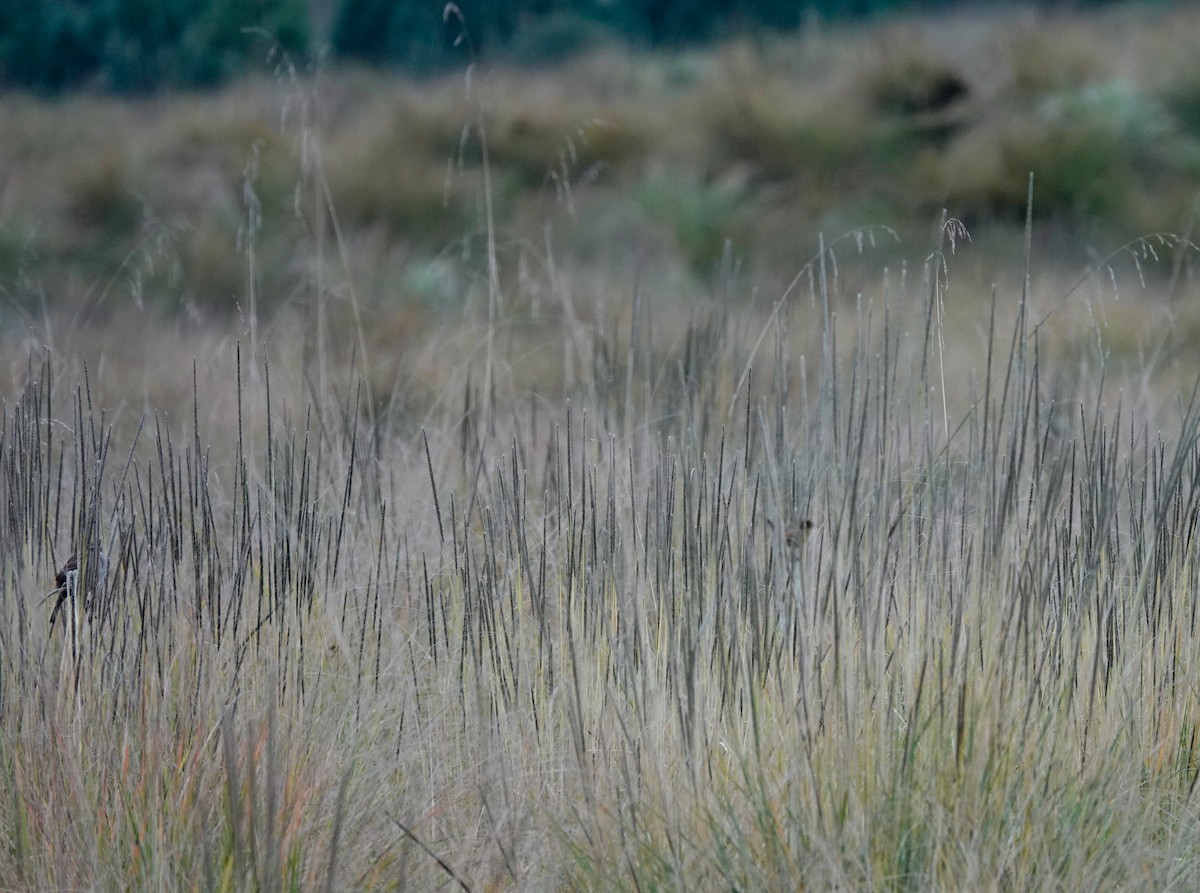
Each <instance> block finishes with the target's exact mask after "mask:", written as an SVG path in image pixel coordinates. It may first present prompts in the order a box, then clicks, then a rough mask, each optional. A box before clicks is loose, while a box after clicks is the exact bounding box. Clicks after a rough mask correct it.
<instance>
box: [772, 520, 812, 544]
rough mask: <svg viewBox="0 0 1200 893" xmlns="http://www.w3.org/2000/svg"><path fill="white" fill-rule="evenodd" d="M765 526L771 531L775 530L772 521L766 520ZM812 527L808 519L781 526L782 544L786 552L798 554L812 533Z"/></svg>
mask: <svg viewBox="0 0 1200 893" xmlns="http://www.w3.org/2000/svg"><path fill="white" fill-rule="evenodd" d="M767 524H768V525H770V527H771V529H772V530H774V529H775V526H776V525H775V522H774V521H771V520H770V519H768V520H767ZM814 526H815V525H814V524H813V522H812V521H811V520H810V519H808V518H798V519H796V520H795V521H791V522H789V523H787V524H785V525H783V542H784V543H785V544H786V545H787V547H788V551H790V552H798V551H799V550H800V549H801V548H803V546H804V542H805V540H807V539H808V535H809V534H810V533H812V529H813V527H814Z"/></svg>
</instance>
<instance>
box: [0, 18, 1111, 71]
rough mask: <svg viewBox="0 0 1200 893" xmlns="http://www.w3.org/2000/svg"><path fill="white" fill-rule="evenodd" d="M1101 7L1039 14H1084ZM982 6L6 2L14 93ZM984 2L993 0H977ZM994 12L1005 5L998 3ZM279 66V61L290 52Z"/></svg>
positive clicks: (559, 53)
mask: <svg viewBox="0 0 1200 893" xmlns="http://www.w3.org/2000/svg"><path fill="white" fill-rule="evenodd" d="M1096 2H1097V0H1074V2H1070V0H1057V2H1045V0H1043V2H1042V3H1040V4H1039V5H1047V6H1064V5H1073V6H1084V5H1095V3H1096ZM964 5H971V4H970V2H969V0H809V2H805V0H458V3H457V4H453V5H452V6H451V7H448V6H447V4H446V3H445V2H443V0H165V2H156V0H58V2H54V3H47V2H44V0H0V86H6V87H19V88H26V89H34V90H39V91H44V92H55V91H60V90H66V89H74V88H85V89H91V90H102V91H113V92H145V91H150V90H155V89H158V88H163V87H175V88H179V87H197V86H208V85H213V84H217V83H219V82H221V81H222V80H224V79H226V78H227V77H229V76H231V75H235V74H238V73H240V72H241V71H244V70H246V69H247V68H249V67H253V66H261V65H262V63H263V60H265V59H267V58H269V57H271V55H272V50H278V49H283V50H286V51H288V53H289V54H290V56H291V58H292V59H293V60H295V61H296V62H298V63H299V62H303V61H305V60H308V59H310V58H312V56H313V54H314V51H316V50H329V51H330V52H331V54H332V55H333V57H334V58H340V59H346V60H354V61H357V62H365V63H369V64H374V65H388V66H395V67H398V68H404V69H407V70H409V71H412V72H418V73H420V72H429V71H435V70H438V69H440V68H444V67H447V66H450V65H455V64H461V63H462V62H464V61H466V60H469V59H475V60H480V59H486V58H495V57H501V58H504V57H507V58H510V59H513V60H517V61H523V62H526V63H534V64H536V63H540V62H550V61H554V60H556V59H559V58H561V57H563V56H565V55H569V54H571V53H573V52H577V51H579V50H582V49H586V48H588V47H590V46H594V45H595V44H597V43H599V42H603V41H611V40H620V41H625V42H628V43H631V44H633V45H637V46H644V47H661V46H671V45H676V44H679V43H686V42H690V41H697V40H706V39H711V38H715V37H720V36H723V35H725V34H728V33H731V32H732V31H736V30H763V29H777V30H787V29H793V28H797V27H800V26H802V25H804V24H805V23H806V22H809V21H812V20H814V19H820V20H836V19H847V18H859V17H865V16H870V15H876V14H887V13H896V12H906V11H913V10H925V11H929V10H937V9H942V8H946V7H951V6H964ZM975 5H981V4H980V3H979V0H976V2H975ZM992 5H994V4H992ZM276 58H278V56H276Z"/></svg>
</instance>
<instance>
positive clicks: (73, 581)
mask: <svg viewBox="0 0 1200 893" xmlns="http://www.w3.org/2000/svg"><path fill="white" fill-rule="evenodd" d="M84 574H85V575H86V577H87V579H86V581H85V585H84V586H80V585H79V555H78V554H75V555H72V556H71V557H70V558H68V559H67V561H66V564H64V565H63V566H62V567H61V568H60V569H59V571H58V573H57V574H55V576H54V584H55V588H54V589H53V590H52V591H51V592H50V595H57V596H58V599H57V600H56V601H55V602H54V608H53V609H52V610H51V611H50V633H51V634H53V633H54V621H55V620H56V619H57V618H58V612H59V611H60V610H62V606H63V605H64V604H66V603H67V600H68V599H74V598H79V597H80V596H81V590H82V598H83V610H84V613H86V614H90V613H91V610H92V600H93V599H94V597H95V594H96V591H97V590H98V589H99V588H100V587H101V586H102V585H103V583H104V578H105V577H106V576H107V575H108V556H107V555H105V554H104V552H102V551H100V550H99V549H96V550H94V551H91V552H89V553H88V559H87V561H86V562H85V567H84ZM47 598H49V596H47ZM64 622H65V621H64Z"/></svg>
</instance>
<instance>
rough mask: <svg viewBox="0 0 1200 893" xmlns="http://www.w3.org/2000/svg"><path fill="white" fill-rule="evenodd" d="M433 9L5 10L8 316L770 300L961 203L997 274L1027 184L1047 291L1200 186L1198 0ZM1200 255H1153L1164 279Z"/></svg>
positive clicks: (881, 0)
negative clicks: (823, 267)
mask: <svg viewBox="0 0 1200 893" xmlns="http://www.w3.org/2000/svg"><path fill="white" fill-rule="evenodd" d="M455 10H456V11H455ZM443 13H444V4H442V3H441V2H391V0H344V2H334V0H326V2H321V0H310V2H307V3H306V2H304V0H253V2H241V0H239V2H234V0H176V2H172V3H148V2H135V0H107V2H88V3H83V2H75V3H71V2H67V3H55V4H47V3H40V2H31V0H0V84H2V85H3V88H4V89H3V90H2V91H0V120H3V122H4V125H3V127H0V323H3V322H4V321H5V320H6V319H12V318H13V317H14V315H15V316H23V317H24V318H26V319H27V320H29V319H35V318H37V317H39V316H41V315H42V314H43V313H45V312H46V311H47V309H50V310H54V309H65V310H66V311H67V312H69V313H70V314H72V315H73V317H72V318H75V319H78V320H82V321H87V320H93V319H97V318H102V317H103V316H105V315H107V314H110V313H114V312H117V311H118V310H119V308H120V307H128V306H135V307H136V308H137V309H138V310H139V311H140V310H144V309H146V308H151V309H160V310H162V311H164V312H165V313H167V314H168V315H174V314H176V313H177V312H178V311H180V310H186V311H187V312H188V313H190V314H192V315H193V316H195V315H196V314H200V315H202V316H207V317H211V318H220V317H221V316H223V315H227V314H229V313H231V312H241V313H247V312H249V309H250V308H253V310H254V312H255V313H264V312H267V311H269V310H271V309H274V308H278V307H280V306H285V305H292V306H303V305H304V304H305V302H306V301H307V299H309V298H311V297H313V296H314V295H320V296H321V297H322V299H323V300H324V299H326V298H327V299H328V302H327V303H328V305H329V306H330V307H336V306H337V303H338V300H340V299H341V298H344V297H346V296H347V295H350V294H353V296H354V300H355V301H361V308H366V312H368V313H369V312H372V311H376V312H378V314H379V318H380V319H386V320H387V323H386V325H381V326H380V328H379V330H380V331H384V330H386V331H388V332H390V335H389V337H393V336H395V334H396V331H395V330H397V329H399V330H403V331H417V330H420V329H421V328H422V327H423V324H424V323H427V322H428V321H429V320H430V319H435V320H436V319H437V318H439V317H445V316H446V314H447V313H449V314H454V313H457V312H459V311H460V310H462V309H463V308H464V307H469V306H480V304H481V303H485V302H486V301H487V295H488V294H489V290H493V291H494V289H495V288H497V287H498V288H499V289H501V291H502V293H504V294H508V295H520V296H521V297H520V298H519V299H518V298H514V299H513V300H517V301H518V302H520V301H524V302H526V303H528V304H529V307H528V308H526V309H528V310H529V312H530V313H531V315H532V317H536V316H537V313H539V312H543V311H544V308H545V307H546V306H548V304H547V303H546V301H545V300H543V298H546V299H547V300H548V299H549V298H548V296H551V295H553V294H560V293H561V292H562V290H563V289H564V288H565V287H567V286H566V285H565V284H566V283H569V287H570V288H571V289H572V290H573V291H574V292H575V293H576V297H575V300H576V301H577V302H578V303H579V304H581V305H582V306H585V307H586V306H592V305H595V306H602V305H603V304H604V302H605V296H607V295H611V294H613V293H615V292H619V293H625V292H627V291H628V290H629V289H630V288H631V287H633V285H632V282H633V279H634V274H633V273H632V272H631V269H632V268H636V276H637V278H638V281H639V282H640V284H641V285H642V286H644V287H648V288H650V289H651V293H653V294H656V295H662V296H665V297H671V298H675V299H678V298H683V299H685V300H688V299H696V298H700V297H705V296H711V295H714V294H716V293H717V292H718V291H719V292H721V293H723V294H728V293H730V289H735V288H736V289H745V288H753V289H756V290H759V291H761V292H762V293H763V294H774V295H778V294H780V293H781V292H782V290H783V289H784V288H785V287H786V284H787V283H788V282H789V281H790V280H791V279H792V277H793V276H795V274H796V271H797V270H798V269H800V267H801V266H803V264H804V263H805V261H807V259H808V258H809V257H810V256H811V255H812V254H813V252H814V251H815V249H816V246H817V243H818V239H819V238H821V237H824V238H826V240H834V239H838V238H839V237H842V236H844V235H850V236H851V237H852V238H850V239H848V240H847V241H845V242H843V243H842V244H843V246H851V247H852V248H853V249H854V250H856V251H862V250H867V249H869V250H870V253H871V257H872V259H873V261H872V262H873V263H874V264H875V266H874V269H873V270H867V271H866V272H864V273H863V275H864V276H875V275H877V273H878V272H879V270H880V269H882V268H885V267H889V266H890V267H891V268H892V269H897V268H899V265H900V264H901V263H903V262H913V263H920V262H921V261H922V260H923V259H924V258H925V257H926V256H927V255H929V253H930V251H931V250H933V249H935V248H936V244H937V242H938V239H939V236H938V232H939V224H940V222H941V220H942V217H943V213H945V214H946V215H948V216H950V217H954V218H958V219H959V220H961V221H963V222H964V223H965V224H966V226H967V227H968V229H969V230H970V232H971V234H972V235H973V236H974V237H975V243H976V245H979V244H980V243H982V244H983V245H985V246H986V257H981V259H980V264H979V265H980V270H981V272H980V273H979V281H978V282H969V279H968V281H966V282H964V273H963V271H962V265H961V264H960V271H959V274H958V277H959V278H958V281H959V282H960V283H963V284H964V285H966V284H972V285H980V286H981V288H982V290H983V291H982V293H983V294H986V293H987V289H988V287H989V283H990V282H991V281H992V278H991V277H994V276H995V275H996V274H995V273H994V272H993V271H994V270H995V269H1008V270H1011V271H1013V274H1014V275H1017V274H1019V271H1020V269H1021V262H1020V254H1021V235H1020V234H1021V227H1022V221H1023V217H1024V211H1025V201H1026V188H1027V183H1028V177H1029V174H1030V173H1031V172H1032V173H1034V174H1035V177H1036V201H1035V213H1036V219H1037V225H1038V235H1039V238H1038V241H1037V244H1036V246H1035V251H1036V253H1037V256H1036V257H1035V261H1037V262H1038V263H1040V264H1043V265H1044V266H1045V265H1057V266H1060V267H1061V268H1062V269H1063V270H1064V271H1065V272H1064V278H1069V275H1068V274H1069V273H1070V272H1071V271H1072V270H1079V269H1082V268H1083V266H1084V265H1089V264H1094V263H1095V262H1096V261H1097V259H1098V258H1102V257H1104V256H1106V255H1107V254H1108V253H1109V251H1110V250H1111V249H1112V248H1113V246H1117V245H1121V244H1123V243H1124V242H1125V241H1126V240H1129V239H1132V238H1134V237H1136V236H1139V235H1141V234H1144V233H1153V232H1172V233H1178V234H1181V235H1183V236H1185V237H1189V236H1190V235H1191V234H1192V230H1193V224H1194V220H1195V218H1196V214H1197V209H1198V207H1200V205H1198V196H1200V56H1198V55H1197V53H1196V46H1195V35H1196V34H1197V33H1200V7H1197V5H1196V4H1190V3H1134V4H1130V3H1125V4H1121V3H1107V4H1096V3H1087V2H1074V3H1052V4H1050V3H1048V4H1040V5H1030V6H1021V7H1014V6H1012V5H1009V4H980V3H950V2H925V3H903V2H890V0H827V2H814V3H797V2H786V3H785V2H779V0H740V2H721V3H718V2H706V0H654V2H651V0H637V2H626V3H613V2H602V0H576V2H565V0H564V2H552V0H505V2H495V3H488V2H482V0H480V2H474V0H462V2H460V3H459V4H457V6H456V7H454V8H453V9H452V11H451V13H450V14H449V15H445V16H444V15H443ZM464 33H466V34H469V39H466V40H460V39H459V38H460V37H462V35H463V34H464ZM472 59H473V60H476V62H477V64H476V65H475V66H474V68H472V69H471V74H470V75H469V76H468V75H467V74H466V72H467V70H468V69H467V64H468V60H472ZM198 88H204V89H198ZM981 237H982V238H981ZM335 243H336V244H335ZM914 246H915V247H914ZM842 251H843V257H844V254H845V252H846V248H845V247H843V249H842ZM976 254H981V252H976ZM493 257H494V258H496V259H497V261H498V263H497V268H496V269H493V268H491V267H489V262H490V260H491V259H492V258H493ZM1190 257H1191V255H1188V258H1187V259H1185V260H1184V261H1177V260H1176V259H1174V258H1167V259H1156V258H1141V259H1139V261H1138V263H1139V264H1141V266H1142V272H1144V273H1147V274H1149V275H1153V274H1154V270H1155V268H1156V266H1157V269H1159V270H1160V271H1161V273H1162V276H1163V277H1164V281H1166V280H1168V279H1169V281H1170V282H1171V287H1170V290H1171V291H1172V293H1176V294H1177V293H1178V290H1179V288H1180V287H1181V283H1182V284H1186V282H1188V281H1190V280H1189V279H1188V278H1187V276H1189V275H1190V273H1191V269H1190V266H1188V264H1190ZM493 274H495V275H493ZM860 284H861V283H858V284H856V282H855V280H854V279H853V277H847V278H845V279H844V280H843V285H844V288H845V293H846V295H847V299H848V300H853V296H854V294H855V291H856V288H857V287H858V285H860ZM518 286H519V287H518ZM539 296H541V297H539ZM81 312H82V314H83V315H79V314H80V313H81ZM573 312H574V311H573ZM580 312H582V311H580ZM5 329H6V330H7V331H9V332H12V331H14V329H12V328H10V327H7V326H6V327H5Z"/></svg>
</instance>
